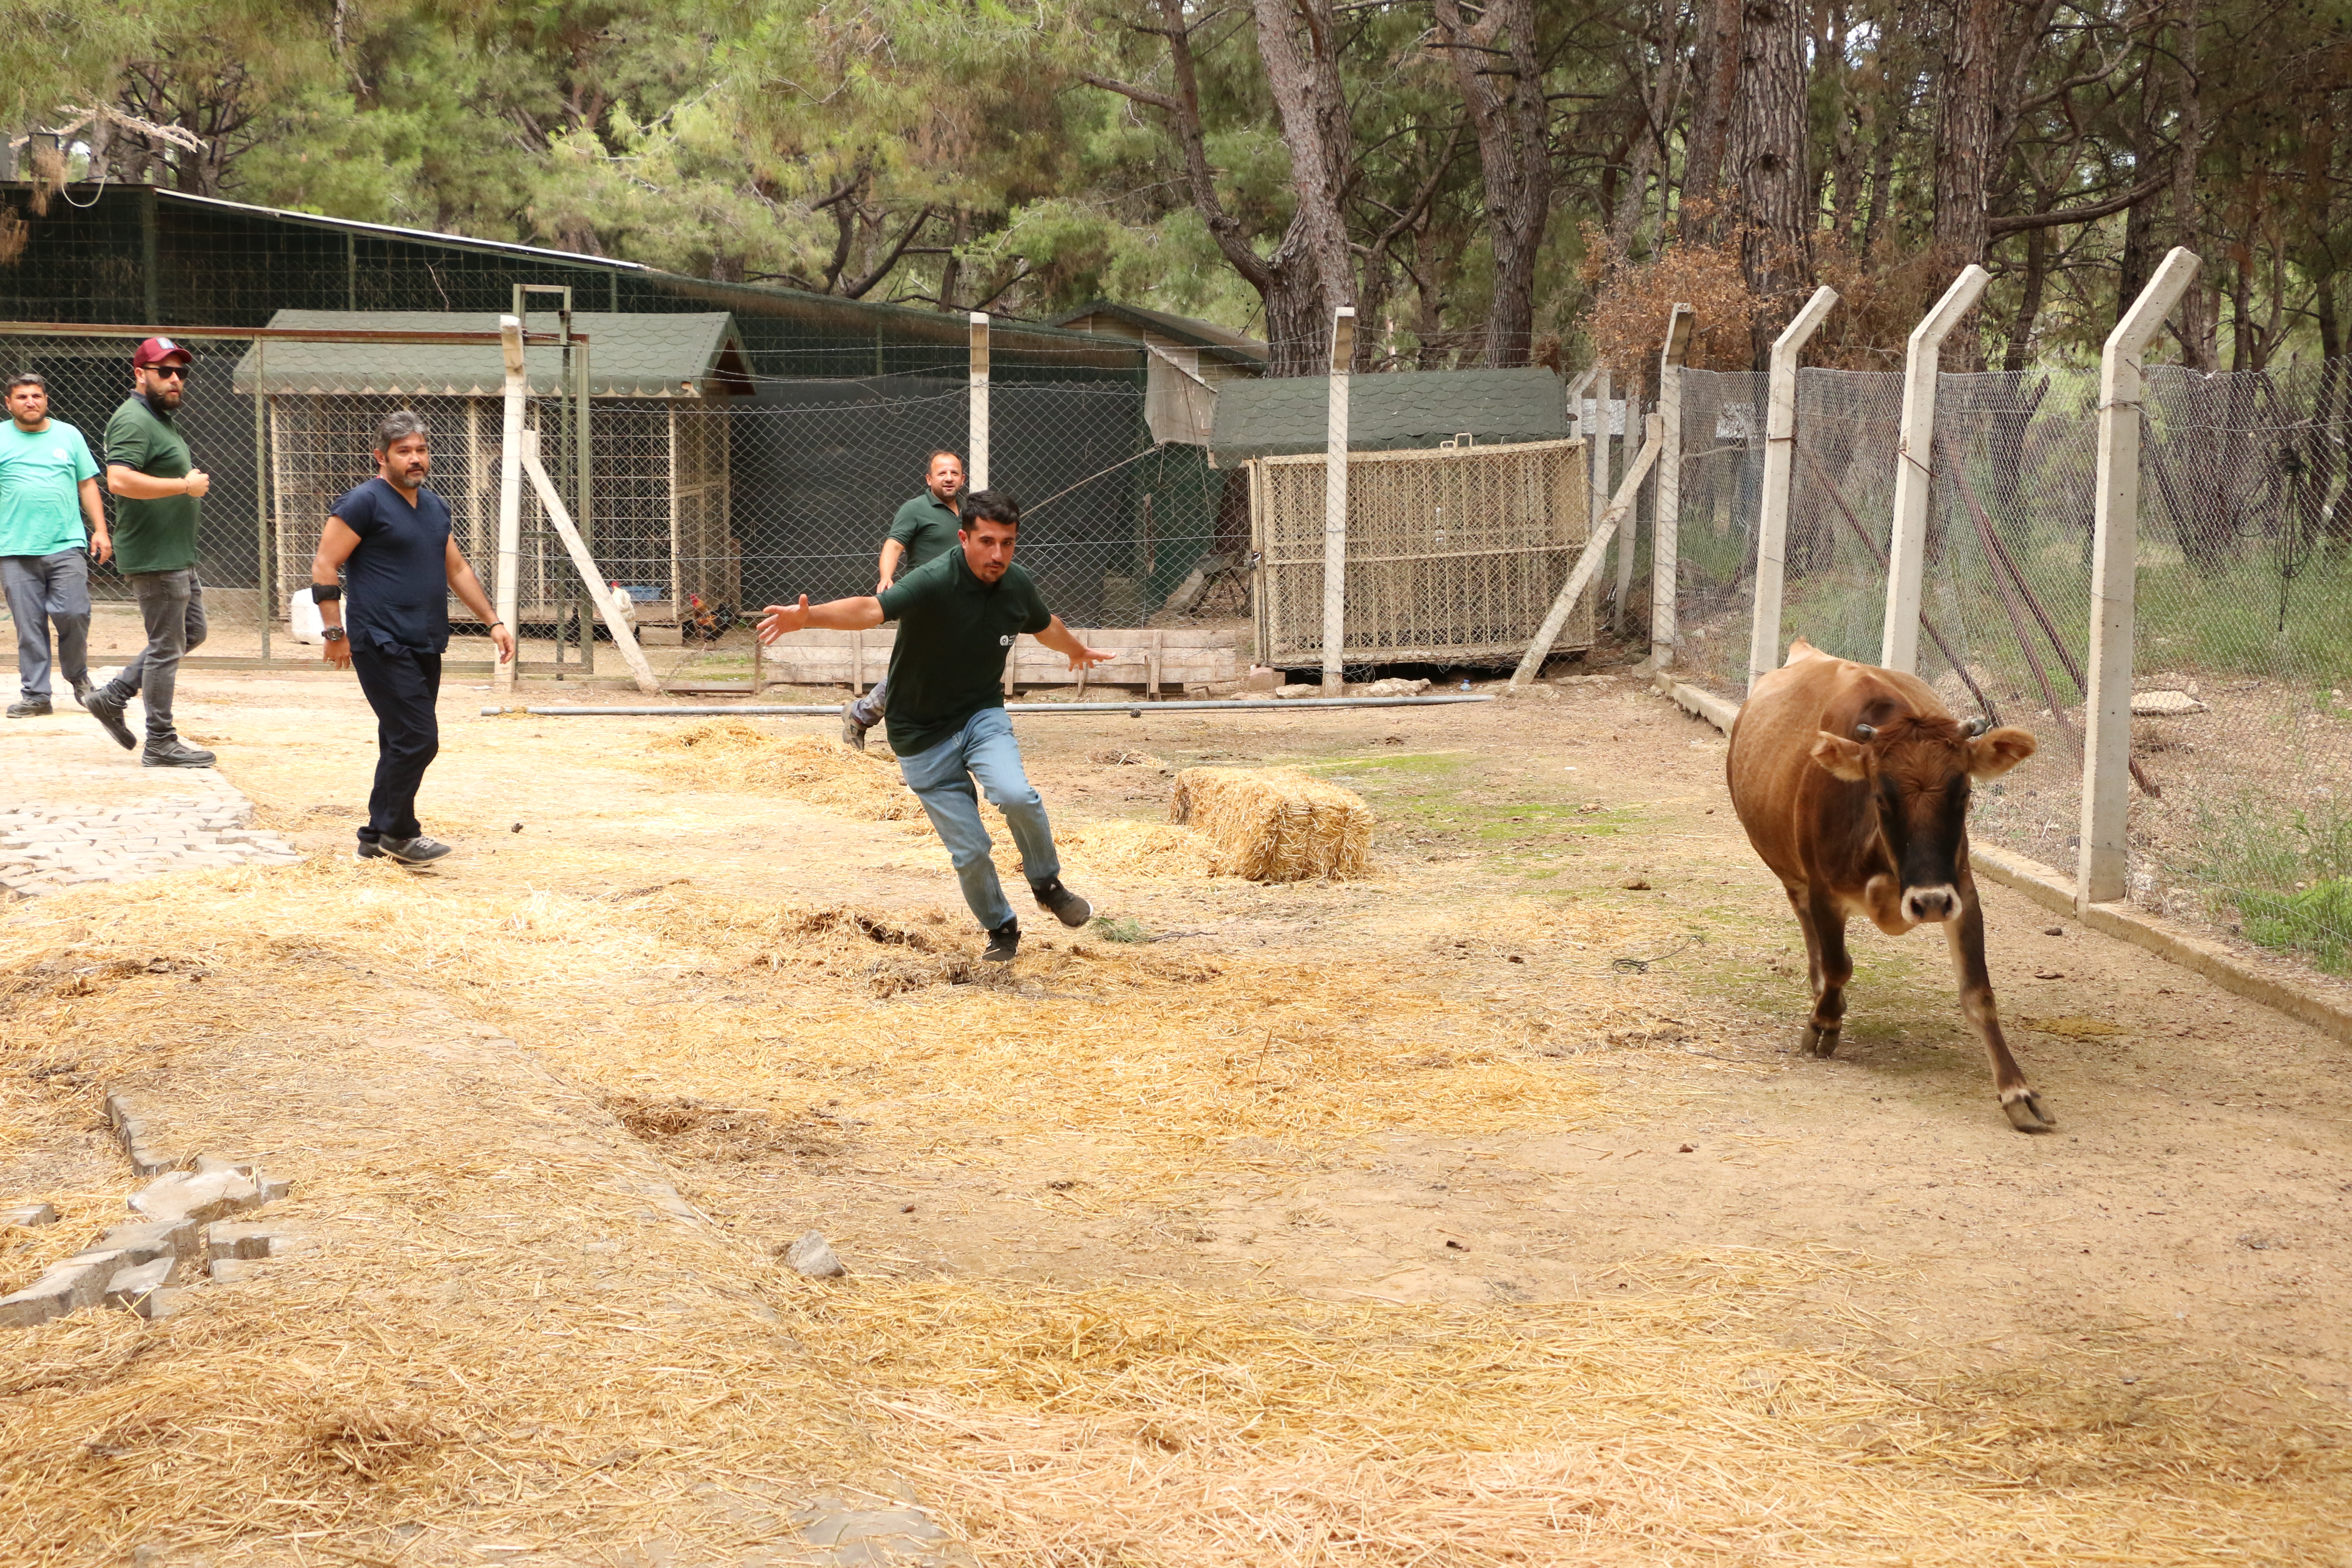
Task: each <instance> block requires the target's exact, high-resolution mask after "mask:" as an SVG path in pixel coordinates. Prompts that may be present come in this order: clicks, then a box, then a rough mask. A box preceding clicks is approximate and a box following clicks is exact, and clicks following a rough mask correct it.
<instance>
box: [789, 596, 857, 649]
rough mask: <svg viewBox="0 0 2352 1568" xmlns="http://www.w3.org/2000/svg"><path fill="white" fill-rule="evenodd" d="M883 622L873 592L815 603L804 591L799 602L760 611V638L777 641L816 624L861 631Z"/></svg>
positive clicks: (839, 629)
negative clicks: (821, 603)
mask: <svg viewBox="0 0 2352 1568" xmlns="http://www.w3.org/2000/svg"><path fill="white" fill-rule="evenodd" d="M881 624H882V601H881V600H879V599H877V598H876V597H875V596H874V595H871V594H867V595H862V596H860V597H858V598H855V599H835V600H833V601H831V602H830V603H828V604H823V605H812V604H810V603H809V602H808V595H806V594H803V595H801V597H800V603H798V604H796V605H769V606H768V607H767V608H766V609H765V610H762V611H761V613H760V640H761V642H763V643H772V642H774V641H775V640H776V639H777V638H778V637H782V636H783V635H784V634H785V633H786V632H796V631H799V630H800V629H801V628H802V627H803V626H815V627H817V628H818V629H819V630H822V631H828V632H862V631H866V630H869V629H871V628H872V627H875V626H880V625H881Z"/></svg>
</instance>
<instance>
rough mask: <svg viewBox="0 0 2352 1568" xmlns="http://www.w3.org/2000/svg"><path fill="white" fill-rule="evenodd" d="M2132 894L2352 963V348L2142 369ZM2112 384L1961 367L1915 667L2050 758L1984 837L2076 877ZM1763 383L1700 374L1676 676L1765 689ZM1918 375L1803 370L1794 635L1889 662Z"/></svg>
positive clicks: (1686, 469) (2022, 774)
mask: <svg viewBox="0 0 2352 1568" xmlns="http://www.w3.org/2000/svg"><path fill="white" fill-rule="evenodd" d="M2147 382H2148V393H2147V405H2146V412H2145V416H2144V420H2143V444H2142V452H2141V476H2142V479H2141V500H2140V513H2139V520H2138V535H2137V537H2138V574H2137V636H2136V641H2135V648H2134V654H2135V676H2134V681H2133V692H2134V696H2133V711H2134V713H2135V715H2136V717H2135V720H2134V724H2133V739H2132V756H2131V768H2132V780H2133V783H2132V790H2131V807H2130V821H2129V837H2128V865H2129V873H2128V881H2129V888H2130V897H2131V898H2132V899H2133V900H2135V901H2137V902H2138V903H2140V904H2142V905H2143V906H2145V907H2147V908H2149V909H2150V910H2154V911H2156V912H2159V913H2166V914H2169V915H2173V916H2176V917H2180V918H2186V919H2190V920H2195V921H2204V922H2207V923H2210V924H2211V925H2213V926H2216V927H2218V928H2221V929H2223V930H2225V931H2229V932H2230V933H2231V934H2234V935H2239V936H2242V937H2244V938H2245V939H2247V940H2249V941H2251V942H2255V943H2257V944H2259V945H2261V946H2263V947H2265V948H2269V949H2272V950H2274V951H2277V952H2284V953H2288V954H2291V955H2294V956H2296V957H2299V958H2301V959H2303V960H2305V961H2306V962H2309V963H2313V964H2315V965H2316V966H2318V967H2320V968H2322V969H2325V970H2328V971H2331V972H2336V973H2343V972H2346V971H2347V970H2352V699H2347V687H2352V617H2347V615H2346V613H2345V612H2346V606H2347V605H2352V462H2347V452H2352V444H2347V437H2348V436H2352V362H2344V361H2335V362H2328V363H2326V364H2323V365H2320V366H2316V367H2313V366H2304V367H2300V368H2296V369H2291V370H2289V371H2286V372H2284V373H2275V374H2273V373H2261V374H2230V375H2215V376H2203V375H2197V374H2192V373H2189V372H2187V371H2184V370H2181V369H2179V368H2178V367H2173V366H2160V367H2156V368H2152V369H2151V370H2149V372H2148V373H2147ZM2097 389H2098V378H2097V373H2096V372H2095V370H2094V369H2092V368H2090V367H2087V366H2044V367H2039V368H2036V369H2033V370H2030V371H2023V372H1996V373H1990V374H1946V375H1943V376H1940V377H1939V378H1938V380H1937V405H1936V430H1935V439H1934V453H1933V458H1932V462H1933V465H1934V467H1933V470H1932V475H1931V483H1930V489H1929V510H1928V521H1927V539H1926V551H1925V554H1926V565H1925V572H1924V581H1923V584H1922V595H1921V608H1922V612H1923V613H1922V620H1923V625H1922V627H1921V634H1920V638H1919V673H1920V675H1921V677H1922V678H1923V679H1926V680H1927V681H1928V683H1929V684H1930V685H1931V686H1933V687H1934V688H1935V689H1936V691H1937V694H1938V695H1939V696H1940V697H1941V698H1942V699H1943V700H1944V701H1945V703H1946V704H1947V706H1948V707H1949V708H1950V709H1951V710H1953V711H1954V712H1956V713H1963V714H1979V713H1980V714H1983V715H1985V716H1986V717H1988V718H1990V719H1991V720H1993V721H1995V722H1998V723H2009V724H2018V725H2022V726H2024V727H2025V728H2027V729H2030V730H2032V731H2033V732H2034V733H2035V735H2036V737H2037V738H2038V740H2039V741H2040V742H2041V745H2040V750H2039V752H2037V754H2036V755H2035V756H2034V757H2033V758H2032V760H2031V761H2030V762H2028V763H2025V764H2024V765H2023V766H2021V767H2020V768H2018V769H2016V770H2015V771H2014V772H2012V773H2010V774H2008V775H2007V776H2006V777H2004V778H2002V779H2000V780H1997V781H1994V782H1992V783H1990V784H1986V785H1985V786H1984V787H1983V788H1981V789H1980V790H1979V792H1978V795H1977V807H1976V814H1975V817H1974V821H1973V824H1972V831H1973V832H1974V834H1975V836H1976V837H1977V838H1978V840H1979V842H1983V843H1988V844H1994V845H2000V846H2003V847H2009V848H2011V849H2014V850H2016V851H2018V852H2020V853H2022V854H2024V855H2026V856H2028V857H2030V858H2033V859H2036V860H2040V861H2042V862H2043V863H2045V864H2048V865H2051V866H2053V867H2055V868H2058V869H2059V870H2060V871H2061V872H2063V873H2065V874H2067V875H2072V874H2073V871H2074V865H2075V859H2076V855H2077V851H2078V848H2079V845H2080V832H2081V802H2082V774H2083V747H2084V733H2085V724H2084V703H2085V700H2086V698H2087V691H2088V679H2087V675H2086V670H2087V667H2088V663H2089V659H2090V650H2089V626H2090V610H2091V605H2090V563H2091V547H2092V534H2093V521H2094V515H2095V483H2096V474H2097V412H2098V411H2097ZM1765 395H1766V388H1765V378H1764V377H1763V376H1762V375H1760V374H1754V375H1751V374H1717V373H1713V372H1706V371H1685V372H1684V373H1683V384H1682V398H1683V458H1682V496H1681V502H1680V506H1679V509H1678V510H1679V524H1680V555H1679V559H1678V561H1677V563H1676V570H1675V594H1676V614H1677V635H1676V639H1675V666H1676V674H1677V676H1678V678H1679V679H1683V680H1685V681H1687V682H1689V683H1691V684H1693V685H1695V686H1697V687H1700V688H1702V689H1706V690H1709V691H1712V692H1714V693H1716V694H1717V695H1719V696H1723V697H1726V698H1728V699H1730V700H1735V701H1737V700H1739V699H1741V698H1742V697H1744V696H1745V695H1746V692H1747V687H1748V668H1747V667H1748V642H1749V631H1750V627H1751V625H1752V616H1753V613H1754V600H1755V561H1756V538H1757V520H1758V515H1759V510H1760V506H1761V477H1762V468H1763V461H1762V453H1763V438H1762V437H1763V426H1764V402H1765ZM1901 407H1902V381H1901V377H1899V376H1897V375H1895V374H1854V373H1843V372H1834V371H1822V370H1806V371H1802V372H1801V373H1800V374H1799V375H1798V378H1797V422H1796V438H1795V441H1794V444H1793V445H1794V454H1793V457H1794V460H1793V462H1792V465H1791V473H1790V498H1789V533H1788V543H1787V552H1786V553H1787V563H1788V571H1787V585H1786V589H1785V593H1784V596H1783V601H1782V614H1781V621H1780V647H1781V648H1782V649H1783V650H1785V649H1786V647H1787V646H1788V644H1789V642H1790V640H1792V639H1793V638H1795V637H1805V638H1806V639H1807V640H1809V641H1811V642H1812V643H1813V644H1814V645H1815V646H1816V647H1822V648H1824V649H1826V650H1828V651H1830V652H1832V653H1834V654H1838V655H1841V656H1843V657H1846V658H1857V659H1861V660H1863V661H1864V662H1875V661H1876V660H1877V658H1879V641H1880V637H1881V635H1882V629H1883V624H1884V619H1883V618H1884V615H1885V593H1886V553H1887V548H1888V539H1889V534H1890V523H1891V520H1892V516H1893V500H1894V488H1895V465H1896V463H1897V461H1898V460H1899V458H1898V453H1899V433H1898V425H1899V420H1900V416H1901Z"/></svg>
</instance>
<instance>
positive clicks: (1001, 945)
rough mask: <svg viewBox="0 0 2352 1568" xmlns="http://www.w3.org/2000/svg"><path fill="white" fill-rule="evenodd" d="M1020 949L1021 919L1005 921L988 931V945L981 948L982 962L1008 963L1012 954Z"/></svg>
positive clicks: (1010, 961) (1011, 958)
mask: <svg viewBox="0 0 2352 1568" xmlns="http://www.w3.org/2000/svg"><path fill="white" fill-rule="evenodd" d="M1020 951H1021V921H1019V919H1017V918H1016V919H1013V920H1009V921H1005V922H1004V923H1003V925H1001V926H998V927H997V928H996V929H995V930H994V931H990V932H989V933H988V945H987V946H986V947H985V948H983V949H982V950H981V954H980V958H981V962H982V963H1012V962H1013V954H1014V953H1016V952H1020Z"/></svg>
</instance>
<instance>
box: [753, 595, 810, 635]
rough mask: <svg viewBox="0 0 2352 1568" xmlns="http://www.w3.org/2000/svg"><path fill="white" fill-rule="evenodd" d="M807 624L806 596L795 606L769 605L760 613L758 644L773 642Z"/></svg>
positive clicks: (802, 596)
mask: <svg viewBox="0 0 2352 1568" xmlns="http://www.w3.org/2000/svg"><path fill="white" fill-rule="evenodd" d="M808 624H809V613H808V595H806V594H803V595H801V600H800V603H799V604H797V605H769V606H768V607H767V608H766V609H764V610H762V611H761V612H760V642H761V646H763V647H764V646H765V645H767V644H769V643H772V642H774V641H775V640H776V639H777V638H778V637H782V636H783V635H784V634H785V633H786V632H796V631H799V630H801V629H802V628H803V627H805V626H807V625H808Z"/></svg>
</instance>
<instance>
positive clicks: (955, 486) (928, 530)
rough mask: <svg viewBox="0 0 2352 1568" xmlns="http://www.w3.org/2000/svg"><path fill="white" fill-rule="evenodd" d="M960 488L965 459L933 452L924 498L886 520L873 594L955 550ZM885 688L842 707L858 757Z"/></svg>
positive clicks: (884, 684) (881, 684) (884, 682)
mask: <svg viewBox="0 0 2352 1568" xmlns="http://www.w3.org/2000/svg"><path fill="white" fill-rule="evenodd" d="M961 489H963V459H962V458H959V457H957V456H956V455H955V454H954V453H953V452H950V451H948V450H946V449H945V448H942V449H940V450H939V451H937V452H933V453H932V454H931V455H930V458H929V460H928V461H927V462H926V463H925V464H924V467H923V493H922V494H921V495H919V496H917V497H916V498H915V499H914V500H910V501H908V502H907V503H906V504H905V505H904V506H901V507H900V508H899V509H898V516H896V517H894V518H892V519H891V520H890V537H889V538H887V539H886V540H884V541H883V542H882V559H881V561H880V562H879V563H877V570H876V574H875V582H874V591H875V592H876V593H877V594H880V593H883V592H885V591H887V589H888V588H889V586H890V584H891V583H892V581H893V580H894V579H896V578H897V577H898V569H899V568H900V567H901V566H904V567H907V568H908V569H909V570H911V569H913V568H915V567H917V566H926V565H929V563H931V562H933V561H935V560H937V559H939V557H940V556H942V555H945V554H946V553H947V552H949V551H950V550H953V549H954V548H955V547H956V535H957V533H958V532H959V531H961V529H962V527H963V522H962V520H961V519H960V518H959V517H958V516H957V515H956V507H955V500H956V496H957V493H958V492H960V491H961ZM889 684H890V678H889V677H888V676H887V675H886V676H884V677H883V678H882V679H880V680H878V681H877V682H875V685H874V689H872V690H871V691H868V692H866V694H865V695H864V696H862V697H853V698H851V699H850V700H848V701H847V702H845V703H844V704H843V705H842V709H841V738H842V739H843V740H844V741H845V742H848V743H849V744H850V745H853V746H855V747H856V748H857V749H858V750H859V751H861V752H862V751H864V750H865V749H866V731H868V730H871V729H872V728H874V726H875V725H876V724H877V723H879V722H881V720H882V709H883V705H884V702H885V695H884V694H885V692H886V690H887V689H888V687H889Z"/></svg>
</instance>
